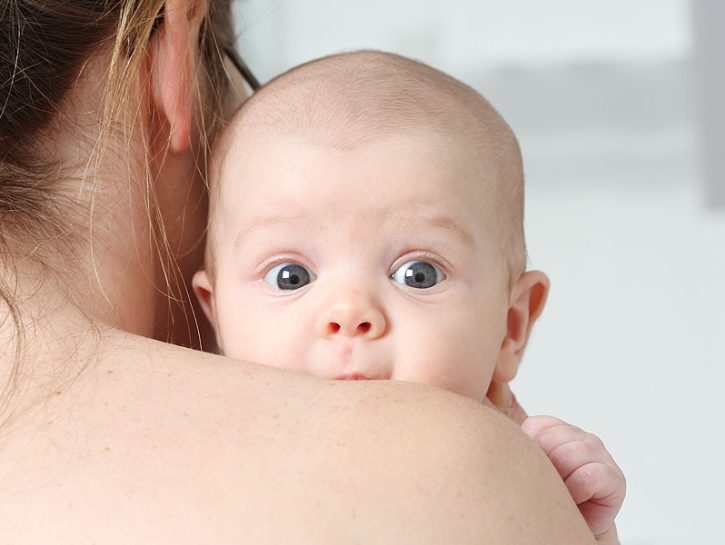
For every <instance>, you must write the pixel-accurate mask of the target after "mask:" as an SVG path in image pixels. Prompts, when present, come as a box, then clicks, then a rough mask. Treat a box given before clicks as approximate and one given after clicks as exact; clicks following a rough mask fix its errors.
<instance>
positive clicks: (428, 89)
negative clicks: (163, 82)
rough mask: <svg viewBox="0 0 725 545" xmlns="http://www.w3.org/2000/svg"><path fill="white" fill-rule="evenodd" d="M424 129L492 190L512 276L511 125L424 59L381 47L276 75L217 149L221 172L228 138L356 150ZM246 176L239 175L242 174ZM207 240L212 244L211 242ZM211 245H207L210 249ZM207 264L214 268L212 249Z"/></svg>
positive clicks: (518, 181)
mask: <svg viewBox="0 0 725 545" xmlns="http://www.w3.org/2000/svg"><path fill="white" fill-rule="evenodd" d="M409 131H418V132H420V131H426V132H427V133H429V134H432V135H434V136H435V137H436V138H439V139H440V140H441V142H442V143H443V142H445V143H448V144H450V143H451V142H452V143H453V144H454V145H457V146H460V149H461V151H462V152H465V153H464V156H465V157H466V160H469V161H471V162H472V164H474V165H478V167H479V168H478V169H477V171H478V172H480V173H481V183H485V184H487V186H488V191H487V192H486V195H487V200H488V201H489V202H490V204H491V208H490V209H489V210H485V211H484V210H482V211H481V213H482V214H483V213H486V214H493V216H494V221H492V222H491V225H492V229H494V230H495V232H494V233H493V237H494V239H495V240H497V241H498V242H499V243H500V249H501V252H502V255H503V256H504V257H505V261H506V263H505V264H506V265H507V267H508V272H509V277H510V279H511V280H513V279H515V278H516V277H517V276H518V275H519V274H520V273H521V272H523V270H524V269H525V265H526V250H525V243H524V232H523V211H524V210H523V209H524V188H523V168H522V162H521V153H520V149H519V145H518V142H517V140H516V137H515V136H514V134H513V131H512V130H511V128H510V127H509V126H508V124H507V123H506V122H505V121H504V119H503V118H502V117H501V116H500V115H499V114H498V112H496V110H495V109H494V108H493V107H492V106H491V105H490V104H489V103H488V101H487V100H486V99H485V98H483V97H482V96H481V95H480V94H479V93H478V92H477V91H475V90H474V89H473V88H471V87H469V86H468V85H466V84H464V83H462V82H460V81H458V80H457V79H455V78H453V77H451V76H449V75H447V74H444V73H443V72H441V71H439V70H436V69H435V68H432V67H430V66H428V65H426V64H423V63H421V62H418V61H415V60H412V59H409V58H406V57H402V56H400V55H396V54H392V53H385V52H378V51H356V52H351V53H341V54H336V55H331V56H327V57H323V58H320V59H317V60H313V61H310V62H307V63H305V64H302V65H299V66H297V67H295V68H292V69H291V70H289V71H287V72H285V73H283V74H281V75H280V76H277V77H276V78H274V79H273V80H271V81H270V82H269V83H267V84H266V85H264V86H263V87H262V88H261V89H260V90H258V91H257V92H256V93H255V94H254V95H253V96H252V97H251V98H250V99H249V100H247V101H246V102H245V103H244V104H243V105H242V107H241V108H240V109H239V110H238V111H237V113H236V114H235V115H234V117H233V118H232V120H231V121H230V123H229V125H228V126H227V127H226V129H225V130H224V132H223V134H222V135H221V137H220V138H219V139H218V141H217V143H216V145H215V152H214V154H213V159H212V163H215V164H213V165H212V180H211V189H212V210H213V207H214V193H215V192H216V190H217V189H218V188H216V187H215V180H214V176H215V174H214V173H217V174H218V173H219V172H220V170H221V168H222V165H223V161H224V158H225V156H226V155H227V153H226V151H227V149H228V148H229V145H230V141H231V138H234V139H237V140H238V139H242V141H244V140H246V139H250V140H248V141H249V142H253V141H254V139H256V138H260V137H265V138H272V139H274V138H276V137H284V136H289V135H294V136H297V137H300V138H302V139H304V140H307V141H311V142H313V143H316V144H321V145H325V146H330V147H334V148H344V149H352V148H355V147H357V146H361V145H365V144H366V143H368V142H371V141H375V140H377V139H379V138H381V137H384V136H390V135H392V134H401V133H405V132H409ZM241 175H242V177H243V173H242V174H241ZM208 246H211V245H208ZM211 251H212V250H211V249H210V250H209V252H211ZM207 258H208V259H207V267H210V268H212V269H213V264H212V263H211V258H212V256H211V254H210V253H208V254H207Z"/></svg>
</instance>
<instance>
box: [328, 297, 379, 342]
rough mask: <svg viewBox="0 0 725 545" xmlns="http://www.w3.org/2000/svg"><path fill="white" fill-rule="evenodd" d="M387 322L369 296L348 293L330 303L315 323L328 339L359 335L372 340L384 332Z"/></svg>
mask: <svg viewBox="0 0 725 545" xmlns="http://www.w3.org/2000/svg"><path fill="white" fill-rule="evenodd" d="M386 327H387V324H386V320H385V316H384V315H383V312H382V310H381V309H380V307H379V306H378V305H376V304H375V303H374V302H373V301H371V300H370V299H369V298H367V297H365V296H362V295H358V294H348V295H347V296H345V297H344V298H342V299H341V300H338V301H337V302H335V303H333V304H332V305H330V307H329V308H328V309H327V310H326V312H324V313H323V315H322V316H321V319H320V321H319V322H318V325H317V330H318V331H317V332H318V334H319V335H320V336H321V337H325V338H328V339H333V338H339V337H351V338H354V337H360V338H365V339H368V340H374V339H377V338H380V337H382V336H383V335H384V334H385V330H386Z"/></svg>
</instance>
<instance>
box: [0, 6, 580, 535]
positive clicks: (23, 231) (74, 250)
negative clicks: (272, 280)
mask: <svg viewBox="0 0 725 545" xmlns="http://www.w3.org/2000/svg"><path fill="white" fill-rule="evenodd" d="M41 6H42V7H41ZM229 20H230V13H229V0H208V1H206V2H205V1H204V0H167V1H166V2H163V1H162V0H117V1H115V2H108V1H102V0H97V1H92V0H84V1H80V0H78V1H76V2H72V3H71V2H67V1H66V0H45V1H44V2H36V1H34V0H16V1H14V2H11V3H7V2H6V3H4V4H3V6H2V7H0V85H2V87H1V89H2V90H1V91H0V108H1V109H0V112H1V113H0V154H1V155H0V213H2V218H1V219H0V225H1V226H2V231H1V235H0V252H2V268H1V269H0V282H1V284H0V287H1V290H2V293H1V295H2V297H1V298H0V380H1V381H2V383H1V384H2V385H3V386H5V388H4V390H3V394H2V411H1V413H0V415H1V417H2V425H1V427H0V542H3V543H5V542H7V543H13V544H16V545H23V544H27V543H54V544H63V543H68V544H71V543H72V544H77V543H103V544H113V543H175V544H180V543H181V544H183V543H216V544H225V543H239V542H243V543H315V544H325V543H334V544H338V543H351V542H361V543H368V542H374V543H436V544H438V543H482V542H489V543H504V542H507V543H508V542H510V543H517V544H526V543H537V544H540V543H567V544H573V543H592V538H591V535H590V534H589V532H588V529H587V528H586V525H585V524H584V522H583V520H582V519H581V517H580V515H579V514H578V512H577V511H576V508H575V506H574V504H573V502H572V501H571V499H570V498H569V496H568V494H567V492H566V490H565V489H564V487H563V485H562V483H561V482H560V480H559V478H558V476H557V475H556V474H555V472H554V470H553V468H551V467H550V465H549V464H548V461H547V460H546V459H545V457H544V456H543V455H542V454H541V453H539V452H538V451H537V449H536V447H535V446H534V445H533V443H530V442H529V441H527V440H525V439H524V438H523V436H522V434H521V433H520V432H519V431H518V430H517V429H516V428H515V427H514V426H513V425H511V424H509V423H508V422H507V421H506V420H504V419H503V418H502V417H500V416H498V415H497V414H495V413H494V412H493V411H491V410H489V409H487V408H484V407H481V406H479V405H477V404H475V403H473V402H470V401H468V400H465V399H463V398H459V397H457V396H454V395H452V394H448V393H445V392H442V391H433V390H431V389H428V388H424V387H422V386H416V385H411V384H401V383H334V382H324V381H318V380H314V379H310V378H306V377H302V376H297V375H292V374H287V373H284V372H280V371H278V370H275V369H270V368H266V367H260V366H255V365H252V364H245V363H240V362H235V361H231V360H226V359H225V358H222V357H217V356H211V355H207V354H203V353H201V352H195V351H192V350H189V349H186V348H180V347H178V346H172V345H170V344H164V343H161V342H158V341H155V340H152V338H156V339H173V340H175V341H176V342H177V343H182V344H194V341H193V339H195V338H198V333H197V331H196V330H195V329H194V328H193V327H191V326H190V325H189V324H193V323H194V321H193V318H189V319H186V318H185V317H186V316H190V317H191V316H192V310H191V307H190V306H189V297H188V293H187V292H186V290H185V288H184V286H186V285H188V284H187V280H188V275H189V274H191V272H193V271H194V270H195V268H196V266H197V265H198V263H199V260H200V258H201V250H202V244H201V241H200V240H199V237H198V234H199V233H200V232H202V229H203V225H204V219H205V218H204V214H205V201H204V198H205V187H204V184H203V181H202V178H201V176H200V175H199V172H200V171H202V170H203V166H204V157H205V152H206V148H207V146H208V145H209V143H210V139H211V138H212V137H213V134H214V130H215V128H216V127H217V126H218V124H219V121H220V119H221V118H222V117H223V113H224V111H225V108H224V102H225V101H227V100H230V97H232V96H233V95H234V93H233V92H231V90H230V88H229V87H230V86H229V85H228V84H227V83H226V76H225V70H224V67H223V65H222V61H221V59H222V55H221V53H220V52H221V51H223V50H224V48H225V47H227V46H229V45H230V42H231V39H230V37H231V29H230V28H229V26H228V23H229ZM233 106H234V104H233V101H232V102H230V103H228V104H227V107H228V108H232V107H233ZM511 452H515V453H516V456H515V457H512V456H511V455H510V453H511Z"/></svg>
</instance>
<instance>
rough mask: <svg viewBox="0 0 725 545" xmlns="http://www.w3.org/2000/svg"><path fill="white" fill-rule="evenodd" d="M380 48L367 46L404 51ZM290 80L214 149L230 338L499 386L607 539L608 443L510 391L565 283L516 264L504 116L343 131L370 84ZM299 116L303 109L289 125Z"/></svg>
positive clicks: (619, 488)
mask: <svg viewBox="0 0 725 545" xmlns="http://www.w3.org/2000/svg"><path fill="white" fill-rule="evenodd" d="M370 56H371V57H372V58H367V57H366V58H364V59H359V60H363V61H365V62H372V63H376V62H377V63H380V65H381V69H387V68H389V67H388V66H387V65H386V60H387V59H386V57H385V56H384V55H379V54H370ZM343 57H344V56H343ZM322 62H325V61H322ZM331 62H332V64H333V65H334V64H335V62H336V61H335V59H333V60H332V61H331ZM340 62H343V63H344V62H345V60H344V59H342V60H341V61H340ZM395 62H396V63H399V62H400V59H397V58H396V60H395ZM396 66H397V65H396ZM333 67H334V66H333ZM411 69H413V70H415V69H417V68H416V67H415V66H413V67H412V68H411ZM302 70H304V68H303V69H302ZM403 70H405V68H403ZM383 71H384V70H383ZM350 77H353V76H350ZM371 77H376V74H375V73H373V74H371ZM283 78H284V76H283ZM303 79H304V78H303ZM282 81H283V80H282ZM448 83H450V82H448ZM274 85H275V84H274V83H273V84H272V86H271V87H270V88H271V89H272V90H271V91H267V94H266V95H265V94H262V95H260V96H261V98H259V99H258V100H257V102H254V101H255V99H254V98H253V99H252V101H250V104H251V105H250V106H248V107H247V108H248V109H247V110H244V111H243V112H242V113H241V114H238V115H237V117H236V118H235V120H234V121H232V124H231V126H230V127H229V128H228V129H227V131H226V132H225V135H224V136H223V137H222V142H223V144H222V145H221V146H219V147H218V148H217V150H216V152H215V157H214V166H215V168H214V169H213V177H212V180H211V187H212V202H211V210H212V214H211V219H210V229H209V239H208V244H209V247H210V251H209V252H208V254H207V255H208V256H209V259H208V263H207V269H206V270H203V271H200V272H199V273H197V275H196V276H195V278H194V288H195V292H196V293H197V295H198V296H199V300H200V302H201V304H202V306H203V308H204V310H205V312H206V314H207V316H208V318H209V320H210V322H211V323H212V325H213V327H214V330H215V332H216V336H217V342H218V345H219V347H220V350H221V351H222V352H223V353H224V354H225V355H226V356H230V357H233V358H236V359H240V360H245V361H255V362H259V363H263V364H266V365H272V366H275V367H280V368H285V369H290V370H295V371H299V372H303V373H307V374H310V375H314V376H317V377H319V378H325V379H336V380H390V379H392V380H403V381H409V382H417V383H422V384H428V385H433V386H437V387H439V388H444V389H446V390H449V391H453V392H456V393H459V394H462V395H464V396H467V397H470V398H473V399H476V400H478V401H485V400H487V398H486V395H485V394H486V392H487V391H488V393H489V399H491V400H492V401H493V403H494V404H495V405H497V406H499V407H500V408H502V409H503V410H504V412H506V413H507V414H510V416H512V417H513V419H514V420H515V421H516V422H517V423H518V424H522V423H523V424H524V431H526V432H527V433H528V434H529V435H530V436H531V437H532V438H534V439H535V440H536V441H537V442H538V443H539V445H540V446H541V447H542V449H543V450H544V451H545V452H546V453H547V454H548V455H550V460H551V461H552V463H553V465H554V466H555V467H556V468H557V470H558V471H559V474H560V476H561V477H562V479H563V480H564V481H565V483H566V485H567V487H568V489H569V491H570V493H571V494H572V497H573V498H574V500H575V501H576V502H577V504H579V506H580V510H581V512H582V514H583V515H584V517H585V518H586V520H587V522H588V523H589V526H590V528H591V529H592V532H593V534H594V535H595V536H598V537H599V538H601V539H607V540H609V539H610V537H611V533H612V532H613V531H614V530H613V521H614V516H615V515H616V512H617V510H618V509H619V506H620V505H621V500H622V499H623V497H624V478H623V476H622V474H621V471H620V470H619V468H618V467H617V466H616V464H615V463H614V461H613V460H612V459H611V456H609V455H608V453H607V452H606V450H605V449H604V446H603V445H602V444H601V442H595V441H593V440H592V437H593V436H590V435H589V434H585V433H584V432H582V431H581V430H579V429H578V428H574V427H573V426H569V425H566V424H564V423H563V422H561V421H558V420H557V421H556V422H557V424H556V425H551V422H552V420H549V419H548V418H549V417H537V418H533V419H529V420H527V421H526V422H523V418H525V414H524V413H523V411H521V410H520V408H518V405H517V404H515V402H514V400H513V398H511V397H508V398H507V394H506V393H507V392H509V390H508V384H509V382H510V381H511V380H512V379H513V378H514V377H515V376H516V373H517V371H518V366H519V363H520V361H521V357H522V356H523V352H524V350H525V347H526V344H527V341H528V338H529V335H530V332H531V329H532V327H533V325H534V323H535V322H536V320H537V318H538V316H539V315H540V313H541V311H542V310H543V307H544V304H545V302H546V297H547V293H548V288H549V282H548V279H547V277H546V275H544V274H543V273H541V272H539V271H526V270H523V269H521V270H514V271H512V270H511V268H510V267H508V266H502V263H507V262H516V259H513V260H512V259H511V255H509V254H508V252H509V251H511V252H514V250H512V249H511V248H510V246H516V245H517V244H514V243H510V244H507V243H504V241H502V239H503V238H506V237H509V238H510V237H512V236H514V234H515V233H516V232H517V231H516V228H515V227H506V226H505V225H504V224H505V223H506V222H507V221H508V220H507V219H506V218H508V216H509V215H511V216H512V217H519V216H520V214H519V213H517V212H514V211H512V212H511V214H507V213H505V212H503V213H502V212H501V210H502V209H503V210H506V208H507V207H512V208H514V209H515V208H516V207H518V206H522V204H521V203H520V202H518V201H517V200H516V199H514V198H510V197H508V196H499V195H498V193H499V192H501V193H503V194H506V195H508V194H509V193H515V191H512V190H511V189H510V188H507V185H506V184H509V185H511V184H513V185H516V184H518V183H523V182H522V180H520V178H521V174H520V157H519V155H518V148H517V147H516V146H515V139H513V134H512V133H511V132H510V130H509V129H508V128H507V126H506V125H505V122H503V120H502V119H501V118H500V116H498V114H496V113H495V111H493V109H492V108H490V107H489V106H488V105H487V104H486V103H485V101H483V99H480V100H481V103H482V105H481V106H480V111H478V110H476V115H478V116H479V118H480V119H478V120H477V121H481V119H484V120H486V121H485V123H488V125H487V127H489V128H490V130H489V129H486V130H484V131H483V132H481V133H480V134H479V133H475V135H474V136H472V137H471V138H473V140H475V142H474V143H471V142H470V141H468V140H465V141H464V140H463V139H461V138H458V136H457V135H458V133H456V134H455V135H452V134H447V133H441V132H440V131H439V130H438V129H434V128H432V127H431V126H428V125H426V123H424V122H422V123H420V124H419V125H413V126H406V127H405V129H397V128H395V127H393V128H386V129H385V130H383V131H382V132H381V133H380V134H376V135H375V137H371V138H367V139H363V140H360V141H356V140H353V141H350V142H346V143H342V144H341V143H340V139H343V138H344V135H342V134H341V135H340V137H339V138H340V139H337V138H335V132H334V131H336V130H338V126H337V124H336V123H337V121H335V122H334V123H333V124H332V126H331V127H327V126H326V125H325V126H324V127H323V128H322V129H320V133H319V134H318V133H317V132H315V131H316V130H317V129H314V130H313V129H310V127H318V125H320V124H321V123H322V124H323V125H324V123H326V122H327V117H332V118H334V117H335V116H336V115H337V116H342V118H343V120H344V123H353V121H350V120H349V119H347V118H346V117H345V116H352V118H354V115H353V114H351V113H350V112H347V111H346V110H345V108H346V107H347V105H348V104H349V103H350V102H351V101H352V102H354V101H356V100H361V101H362V102H363V105H364V97H362V98H361V97H358V96H356V95H355V93H356V89H355V88H352V89H347V88H346V87H345V86H346V85H348V82H347V81H343V82H342V83H341V84H340V85H342V86H343V88H344V89H345V91H344V92H345V93H348V94H349V95H350V96H348V95H345V99H344V100H341V101H340V104H337V105H336V104H335V96H334V94H333V95H332V96H330V97H327V100H326V101H325V102H324V103H320V104H314V103H313V104H308V105H306V108H308V109H309V110H310V111H312V112H326V108H329V109H330V110H331V113H329V114H324V113H323V114H320V115H321V116H322V120H320V119H317V118H315V117H314V114H309V115H308V113H306V112H307V110H304V111H303V112H302V113H299V112H295V111H292V112H291V113H286V114H285V115H284V116H282V117H283V118H282V119H281V118H280V115H281V114H279V108H280V107H283V106H284V104H286V103H283V105H282V106H280V102H279V101H278V100H277V99H276V98H275V96H274V92H275V91H274V89H275V87H274ZM277 85H281V86H282V89H286V88H285V87H284V81H283V83H282V84H279V83H278V84H277ZM301 85H302V88H303V89H304V81H302V84H301ZM330 85H333V84H332V83H331V84H330ZM295 89H297V88H295ZM285 92H287V91H285ZM291 92H293V93H294V92H296V91H295V90H293V91H291ZM300 92H301V93H302V95H301V96H300V98H299V100H300V101H301V102H304V101H303V100H302V97H306V98H305V100H313V99H310V98H309V97H308V96H306V95H304V92H303V91H300ZM325 92H327V93H328V94H329V93H330V90H329V89H326V91H325ZM342 92H343V91H341V93H342ZM263 93H265V91H264V90H263ZM270 94H271V97H272V98H269V96H270ZM288 98H289V97H288ZM425 98H426V97H422V98H421V100H422V101H424V100H425ZM378 99H379V100H382V101H383V102H384V101H385V100H386V97H385V96H383V97H382V98H380V97H378ZM290 100H292V99H291V98H290ZM466 100H468V101H474V102H475V99H474V98H471V97H467V99H466ZM267 102H269V105H267ZM371 103H374V101H372V102H371ZM265 107H269V109H270V113H269V116H270V117H269V119H268V120H267V118H266V115H267V114H266V112H265V110H264V108H265ZM284 107H286V106H284ZM466 107H468V106H466ZM477 107H478V106H473V108H477ZM335 108H338V109H342V111H341V112H338V111H335ZM293 109H294V108H293ZM355 115H358V114H355ZM406 115H415V112H413V113H412V114H411V112H408V113H407V114H406ZM295 116H297V117H299V118H300V119H301V120H300V119H297V117H295ZM326 116H327V117H326ZM287 118H293V119H296V121H295V123H296V124H295V125H294V126H289V127H285V125H284V124H285V122H286V121H285V120H286V119H287ZM461 118H462V119H464V118H465V115H461ZM250 120H251V121H250ZM464 121H465V119H464ZM471 123H473V121H471ZM353 124H354V123H353ZM369 124H370V123H368V125H369ZM345 126H347V125H345ZM366 126H367V125H366ZM300 127H302V128H300ZM486 131H488V132H486ZM489 132H490V133H491V134H488V133H489ZM507 142H508V144H507ZM522 236H523V235H522V234H521V237H522ZM514 238H515V237H514ZM506 240H508V239H506ZM521 247H522V248H523V242H522V241H521ZM514 253H515V252H514ZM514 257H515V256H514ZM592 469H594V470H595V471H594V472H593V473H592ZM587 475H589V476H593V477H594V479H593V480H587V479H583V478H582V477H585V476H587ZM614 535H615V538H614V539H615V541H611V540H610V541H602V543H608V544H609V543H616V532H615V534H614Z"/></svg>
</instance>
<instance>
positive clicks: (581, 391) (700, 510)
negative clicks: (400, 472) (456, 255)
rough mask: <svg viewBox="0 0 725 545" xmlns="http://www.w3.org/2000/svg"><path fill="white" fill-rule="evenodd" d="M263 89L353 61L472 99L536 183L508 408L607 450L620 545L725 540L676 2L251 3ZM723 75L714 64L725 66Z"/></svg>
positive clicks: (705, 238) (719, 282)
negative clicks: (344, 54) (530, 328)
mask: <svg viewBox="0 0 725 545" xmlns="http://www.w3.org/2000/svg"><path fill="white" fill-rule="evenodd" d="M236 10H237V14H238V29H239V31H240V39H239V45H240V49H241V51H242V52H243V54H244V56H245V57H246V59H247V61H248V62H249V64H250V66H251V67H252V69H253V70H254V71H255V72H256V73H257V75H258V77H260V79H262V80H266V79H269V78H270V77H272V76H273V75H275V74H277V73H279V72H280V71H282V70H284V69H286V68H289V67H291V66H293V65H295V64H297V63H299V62H302V61H306V60H310V59H312V58H315V57H318V56H321V55H325V54H329V53H333V52H337V51H341V50H346V49H354V48H379V49H387V50H392V51H396V52H399V53H403V54H407V55H410V56H413V57H416V58H419V59H421V60H423V61H426V62H428V63H430V64H433V65H434V66H436V67H438V68H440V69H442V70H444V71H447V72H449V73H451V74H453V75H455V76H456V77H459V78H461V79H463V80H464V81H466V82H468V83H470V84H472V85H474V86H475V87H476V88H477V89H478V90H479V91H481V92H482V93H483V94H484V95H485V96H487V97H488V98H489V99H490V100H491V101H492V102H493V104H494V105H495V106H497V107H498V108H499V110H500V111H501V112H502V113H503V115H504V116H505V117H506V118H507V119H508V120H509V122H510V123H511V125H512V126H513V128H514V130H515V131H516V132H517V134H518V135H519V138H520V140H521V143H522V147H523V151H524V156H525V166H526V172H527V208H526V212H527V219H526V228H527V237H528V246H529V253H530V257H531V260H530V261H531V266H532V267H535V268H541V269H543V270H544V271H546V272H547V273H549V275H550V276H551V279H552V284H553V288H552V292H551V297H550V300H549V305H548V307H547V309H546V312H545V313H544V316H543V318H542V320H541V323H540V326H539V327H538V329H537V331H536V332H535V334H534V336H533V338H532V340H531V345H530V348H529V351H528V353H527V356H526V358H525V360H524V363H523V366H522V370H521V374H520V376H519V378H518V379H517V380H516V382H515V389H516V392H517V395H518V396H519V398H520V399H521V401H522V403H523V404H524V405H525V407H526V408H527V409H528V410H529V412H530V413H546V414H554V415H557V416H560V417H562V418H565V419H568V420H570V421H571V422H574V423H576V424H578V425H580V426H582V427H584V428H586V429H588V430H590V431H593V432H595V433H597V434H598V435H600V436H601V437H602V438H603V439H604V440H605V443H606V444H607V445H608V447H609V448H610V450H611V451H612V453H613V454H614V455H615V457H616V459H617V460H618V461H619V463H620V464H621V466H622V468H623V469H624V471H625V473H626V475H627V477H628V483H629V490H628V497H627V500H626V503H625V506H624V508H623V511H622V513H621V515H620V517H619V526H620V535H621V538H622V543H623V545H654V544H658V545H670V544H673V545H674V544H690V543H703V544H716V543H723V541H722V540H723V538H722V530H721V520H720V519H721V511H722V507H723V506H724V505H725V502H724V501H723V495H722V491H723V490H725V470H723V466H722V464H723V460H725V438H724V435H723V425H722V422H721V419H722V418H723V417H725V401H723V396H721V395H720V394H721V391H722V389H723V385H724V384H725V349H723V342H725V286H723V283H724V282H725V209H721V210H715V209H712V208H708V206H706V203H705V198H704V193H703V190H702V183H701V181H700V178H699V175H698V164H697V162H698V161H697V152H698V146H697V134H698V132H697V125H696V119H695V111H696V108H697V104H696V102H695V97H696V93H695V91H694V78H693V70H694V69H693V62H692V56H693V51H692V43H693V40H692V36H691V34H692V32H691V24H690V13H689V5H688V3H687V2H685V1H684V0H638V1H636V2H633V1H631V0H608V1H607V2H602V1H601V0H577V1H573V0H572V1H566V0H545V1H541V0H518V1H511V0H448V1H446V2H440V1H433V0H405V1H397V2H392V1H390V0H386V1H383V0H364V1H363V0H345V1H342V0H287V1H282V0H249V1H245V2H239V3H238V4H237V6H236ZM724 69H725V66H724Z"/></svg>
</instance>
